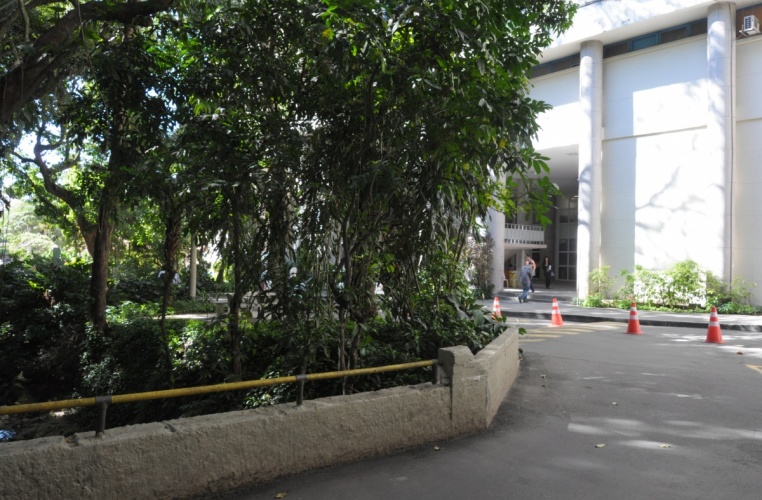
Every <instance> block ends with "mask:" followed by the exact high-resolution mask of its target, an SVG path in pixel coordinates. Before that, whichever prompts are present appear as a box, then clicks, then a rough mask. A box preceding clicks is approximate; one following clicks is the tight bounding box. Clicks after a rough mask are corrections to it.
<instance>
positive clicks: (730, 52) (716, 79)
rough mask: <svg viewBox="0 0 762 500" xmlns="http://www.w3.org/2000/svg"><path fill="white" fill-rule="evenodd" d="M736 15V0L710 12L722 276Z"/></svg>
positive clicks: (709, 142)
mask: <svg viewBox="0 0 762 500" xmlns="http://www.w3.org/2000/svg"><path fill="white" fill-rule="evenodd" d="M735 15H736V6H735V4H733V3H717V4H714V5H712V6H711V7H709V10H708V12H707V41H706V58H707V92H708V96H707V98H708V99H707V100H708V104H709V109H708V114H707V120H706V147H707V161H708V162H709V167H710V168H709V171H710V172H712V173H711V174H710V175H711V179H709V182H710V185H711V186H712V191H714V192H712V191H710V192H709V193H707V194H708V196H710V197H712V198H716V200H717V206H718V208H721V209H722V210H723V217H722V222H721V224H722V227H721V228H718V233H719V234H718V239H720V241H718V243H717V245H718V246H719V247H720V248H721V254H722V269H721V273H722V276H721V277H722V278H723V279H724V280H726V281H730V280H731V279H732V241H733V233H732V227H733V226H732V206H733V205H732V200H733V191H732V186H733V129H734V126H735V120H734V114H735V110H734V105H735V103H734V100H733V93H734V92H733V90H734V89H733V87H734V78H733V76H734V75H733V71H734V66H735V44H734V40H735V36H736V33H735V26H734V25H735Z"/></svg>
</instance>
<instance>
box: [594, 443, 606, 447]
mask: <svg viewBox="0 0 762 500" xmlns="http://www.w3.org/2000/svg"><path fill="white" fill-rule="evenodd" d="M604 446H606V445H605V444H604V443H601V444H596V445H595V447H596V448H603V447H604Z"/></svg>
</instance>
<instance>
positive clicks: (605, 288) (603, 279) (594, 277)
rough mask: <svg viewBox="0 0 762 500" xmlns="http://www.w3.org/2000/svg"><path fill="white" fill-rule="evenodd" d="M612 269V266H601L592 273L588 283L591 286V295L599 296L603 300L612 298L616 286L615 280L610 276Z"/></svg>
mask: <svg viewBox="0 0 762 500" xmlns="http://www.w3.org/2000/svg"><path fill="white" fill-rule="evenodd" d="M610 269H611V266H601V267H599V268H597V269H593V270H592V271H591V272H590V274H589V275H588V278H587V281H588V285H589V286H590V294H591V295H598V296H600V298H601V299H608V298H610V297H611V295H610V293H611V287H613V286H614V281H615V278H612V277H610V276H609V270H610ZM591 307H594V306H591Z"/></svg>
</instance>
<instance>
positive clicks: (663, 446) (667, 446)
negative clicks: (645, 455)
mask: <svg viewBox="0 0 762 500" xmlns="http://www.w3.org/2000/svg"><path fill="white" fill-rule="evenodd" d="M659 448H671V446H670V445H668V444H660V445H659Z"/></svg>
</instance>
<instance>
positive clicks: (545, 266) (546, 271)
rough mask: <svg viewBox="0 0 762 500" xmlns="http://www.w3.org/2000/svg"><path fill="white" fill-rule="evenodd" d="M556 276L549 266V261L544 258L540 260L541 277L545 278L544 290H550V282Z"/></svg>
mask: <svg viewBox="0 0 762 500" xmlns="http://www.w3.org/2000/svg"><path fill="white" fill-rule="evenodd" d="M555 275H556V273H555V272H553V266H551V265H550V259H549V258H547V257H545V258H544V259H543V260H542V276H543V278H545V288H550V280H551V279H553V277H554V276H555Z"/></svg>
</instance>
